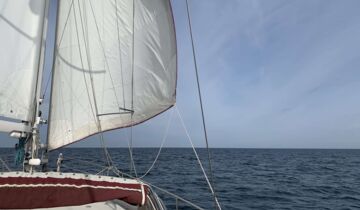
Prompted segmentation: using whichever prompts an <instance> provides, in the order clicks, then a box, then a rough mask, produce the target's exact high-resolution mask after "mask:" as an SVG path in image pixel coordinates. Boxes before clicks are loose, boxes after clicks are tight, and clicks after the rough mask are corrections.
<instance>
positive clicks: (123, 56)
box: [48, 0, 177, 150]
mask: <svg viewBox="0 0 360 210" xmlns="http://www.w3.org/2000/svg"><path fill="white" fill-rule="evenodd" d="M57 27H58V28H57V37H56V47H57V50H56V58H55V59H56V60H55V67H54V72H53V85H52V97H51V107H50V110H51V111H50V119H49V126H50V127H49V135H48V143H49V144H48V147H49V149H50V150H52V149H56V148H59V147H62V146H64V145H67V144H70V143H73V142H75V141H78V140H80V139H83V138H86V137H88V136H90V135H93V134H96V133H98V132H100V131H106V130H111V129H116V128H122V127H127V126H131V125H135V124H138V123H141V122H143V121H145V120H147V119H150V118H152V117H154V116H155V115H157V114H159V113H161V112H163V111H165V110H167V109H168V108H170V107H171V106H172V105H173V104H174V103H175V93H176V92H175V91H176V71H177V66H176V65H177V64H176V62H177V55H176V39H175V30H174V22H173V16H172V11H171V5H170V1H169V0H101V1H98V0H86V1H83V0H62V1H60V5H59V16H58V25H57ZM132 113H133V114H132ZM97 122H100V123H99V124H100V126H97V125H98V124H97Z"/></svg>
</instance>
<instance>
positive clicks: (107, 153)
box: [73, 0, 112, 166]
mask: <svg viewBox="0 0 360 210" xmlns="http://www.w3.org/2000/svg"><path fill="white" fill-rule="evenodd" d="M78 9H79V15H80V23H81V29H82V33H83V37H84V44H85V48H86V58H87V61H88V62H87V63H88V67H89V69H90V81H91V88H92V96H93V100H94V107H95V113H94V110H93V108H92V106H91V110H92V112H93V115H94V118H95V123H96V125H97V127H98V130H99V132H100V142H101V144H102V147H103V148H104V153H105V157H106V161H107V164H108V166H111V165H112V159H111V157H110V154H109V152H108V150H107V148H106V146H105V142H104V137H103V134H102V132H101V130H102V129H101V123H100V120H99V118H98V109H97V103H96V96H95V90H94V85H93V77H92V74H91V63H90V56H89V49H88V45H87V43H86V40H85V30H84V24H83V21H82V19H83V17H82V13H81V9H80V2H79V0H78ZM73 11H74V20H75V26H76V27H75V28H76V35H77V41H78V45H79V54H80V61H81V66H82V68H83V69H84V64H83V60H82V53H81V49H80V46H81V45H80V39H79V32H78V27H77V21H76V14H75V8H74V10H73ZM83 76H84V82H85V86H86V91H87V94H88V98H89V102H90V105H91V100H90V93H89V90H88V86H87V82H86V78H85V73H84V72H83Z"/></svg>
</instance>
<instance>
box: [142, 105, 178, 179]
mask: <svg viewBox="0 0 360 210" xmlns="http://www.w3.org/2000/svg"><path fill="white" fill-rule="evenodd" d="M173 115H174V110H172V111H171V113H170V116H169V120H168V123H167V126H166V129H165V133H164V136H163V139H162V142H161V145H160V148H159V151H158V153H157V155H156V157H155V159H154V161H153V163H152V164H151V166H150V168H149V169H148V170H147V171H146V172H145V173H144V175H142V176H141V177H139V178H140V179H142V178H144V177H145V176H146V175H147V174H148V173H149V172H150V171H151V170H152V169H153V167H154V165H155V163H156V162H157V160H158V158H159V156H160V153H161V150H162V148H163V146H164V143H165V140H166V138H167V136H168V132H169V128H170V123H171V119H172V117H173Z"/></svg>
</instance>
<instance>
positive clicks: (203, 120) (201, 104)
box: [185, 0, 220, 209]
mask: <svg viewBox="0 0 360 210" xmlns="http://www.w3.org/2000/svg"><path fill="white" fill-rule="evenodd" d="M185 2H186V12H187V17H188V24H189V30H190V38H191V47H192V54H193V62H194V67H195V73H196V83H197V88H198V95H199V102H200V109H201V117H202V124H203V129H204V135H205V142H206V150H207V154H208V162H209V172H210V182H211V183H212V185H213V186H214V177H213V169H212V163H211V154H210V149H209V141H208V137H207V131H206V124H205V115H204V108H203V103H202V96H201V88H200V81H199V73H198V67H197V61H196V53H195V46H194V38H193V32H192V26H191V17H190V11H189V3H188V0H186V1H185ZM213 194H214V199H215V203H216V204H217V205H218V207H219V209H220V205H219V204H218V203H217V200H216V195H215V189H213Z"/></svg>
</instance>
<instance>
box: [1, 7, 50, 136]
mask: <svg viewBox="0 0 360 210" xmlns="http://www.w3.org/2000/svg"><path fill="white" fill-rule="evenodd" d="M45 4H46V1H45V0H37V1H34V0H2V1H0V31H1V33H0V43H1V47H0V74H1V77H0V116H2V117H7V118H11V119H17V120H23V121H30V120H31V119H32V117H33V114H34V97H35V89H36V80H37V76H38V70H39V62H40V52H41V47H42V40H41V39H42V34H43V24H44V18H45V7H46V5H45ZM0 131H2V130H1V128H0Z"/></svg>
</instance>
